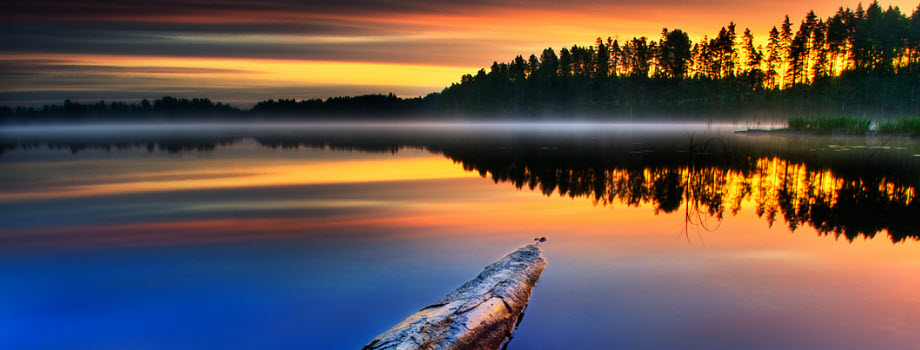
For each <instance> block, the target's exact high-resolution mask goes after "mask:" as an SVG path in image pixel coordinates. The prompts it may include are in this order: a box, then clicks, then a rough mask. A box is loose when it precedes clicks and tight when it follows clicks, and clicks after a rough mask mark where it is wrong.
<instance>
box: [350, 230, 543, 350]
mask: <svg viewBox="0 0 920 350" xmlns="http://www.w3.org/2000/svg"><path fill="white" fill-rule="evenodd" d="M544 240H545V239H544ZM545 267H546V260H544V259H543V256H542V251H541V250H540V247H539V246H538V245H537V244H531V245H528V246H525V247H522V248H520V249H518V250H515V251H514V252H511V253H510V254H508V255H506V256H505V257H503V258H501V259H499V260H498V261H496V262H494V263H492V264H491V265H489V266H487V267H486V268H485V269H484V270H483V271H482V273H480V274H479V276H476V278H474V279H473V280H471V281H469V282H466V283H465V284H464V285H462V286H460V288H457V289H456V290H454V291H453V292H451V293H450V294H448V295H447V296H445V297H443V298H441V300H438V301H436V302H435V303H434V304H431V305H429V306H426V307H425V308H422V310H420V311H419V312H416V313H415V314H412V315H411V316H409V317H408V318H406V319H405V320H404V321H402V322H400V323H399V324H397V325H396V326H394V327H393V328H391V329H390V330H388V331H386V332H383V333H382V334H380V335H378V336H377V337H376V338H374V340H372V341H371V342H370V343H369V344H367V345H365V346H364V348H363V349H364V350H380V349H398V350H403V349H489V350H495V349H498V348H499V347H500V346H502V343H504V342H505V340H506V339H510V337H511V333H512V332H513V331H514V327H515V326H516V325H517V323H519V322H520V317H522V316H523V312H524V309H525V308H526V307H527V301H528V300H529V299H530V292H531V290H532V289H533V286H534V284H536V283H537V280H539V279H540V274H542V273H543V269H544V268H545Z"/></svg>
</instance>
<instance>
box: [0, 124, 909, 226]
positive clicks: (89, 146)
mask: <svg viewBox="0 0 920 350" xmlns="http://www.w3.org/2000/svg"><path fill="white" fill-rule="evenodd" d="M680 130H681V131H683V132H674V130H671V131H670V132H652V133H649V132H635V130H631V131H629V132H625V133H624V132H619V133H618V132H616V131H610V130H605V131H602V132H597V131H591V130H580V129H579V130H569V131H565V130H563V131H557V132H552V133H547V132H545V131H540V132H535V131H533V130H528V131H525V132H516V133H515V132H509V131H507V130H504V129H472V130H460V131H459V132H458V131H457V130H454V129H452V130H449V131H445V130H443V129H439V128H434V129H423V130H413V129H410V130H403V129H390V130H383V131H381V130H377V129H349V130H336V129H332V130H330V129H322V130H319V131H317V130H295V131H278V130H273V131H272V132H260V133H250V134H246V133H241V132H239V131H234V132H233V133H230V134H220V133H217V134H214V133H211V134H205V135H201V134H190V135H184V136H183V135H179V136H177V135H175V133H172V134H169V135H168V136H164V135H142V136H138V135H133V136H130V137H128V138H124V137H122V138H119V137H117V136H116V137H113V135H109V136H108V137H102V138H92V137H85V136H82V137H73V135H64V136H61V135H56V136H54V137H50V138H48V137H45V138H43V137H34V135H33V137H16V138H10V137H6V138H4V139H3V142H0V149H2V151H3V152H5V153H10V152H14V153H15V151H24V150H26V151H27V150H41V149H50V150H68V151H70V152H72V153H77V152H81V151H86V150H103V151H115V150H145V151H147V152H154V151H162V152H169V153H179V152H203V151H204V152H206V151H213V150H215V149H216V148H218V147H225V146H230V145H233V144H235V143H239V142H249V141H247V140H252V139H254V140H256V142H257V143H258V144H259V145H261V146H264V147H268V148H272V149H279V150H285V149H300V148H308V149H332V150H339V151H361V152H371V153H393V154H395V153H397V152H399V150H401V149H406V148H411V149H420V150H427V151H430V152H434V153H438V154H442V155H444V156H445V157H447V158H448V159H450V160H452V161H454V162H456V163H459V164H461V165H462V166H463V169H465V170H467V171H471V172H476V173H478V174H479V175H480V176H482V177H488V178H491V179H492V180H494V181H495V182H497V183H508V184H511V185H513V186H514V187H516V188H518V189H523V188H528V189H530V190H533V191H539V192H541V193H543V194H544V195H546V196H551V195H554V194H555V195H561V196H565V197H570V198H579V199H587V200H590V201H592V202H593V203H594V204H595V205H599V206H611V207H613V206H618V205H619V206H631V207H637V206H650V207H652V208H653V210H654V212H655V214H656V215H657V214H672V215H683V216H684V218H685V226H684V233H685V234H689V233H690V232H691V231H692V230H714V229H717V228H718V226H719V223H720V222H721V220H722V219H723V218H724V217H725V215H726V214H727V213H728V214H731V215H737V214H738V213H739V211H740V210H741V209H742V207H743V206H753V207H754V209H755V210H756V214H757V216H758V217H760V218H762V219H763V220H765V221H766V222H767V223H768V224H769V225H770V226H772V225H774V223H776V222H777V220H778V217H781V219H782V222H783V223H784V224H785V226H787V227H788V228H789V230H790V231H795V230H796V229H798V228H799V227H801V226H802V225H807V226H811V227H813V228H814V229H816V231H817V232H819V234H822V235H833V236H834V237H838V238H839V237H843V238H845V239H847V240H850V241H852V240H853V239H856V238H857V237H866V238H873V237H875V236H876V235H877V234H879V233H881V232H882V231H884V232H885V233H887V235H888V236H889V238H890V239H891V241H892V242H902V241H904V240H906V239H914V240H917V239H920V227H918V226H917V225H916V224H915V221H916V220H915V217H916V216H917V215H920V204H918V203H917V201H916V188H917V186H918V184H920V178H918V176H917V174H918V170H920V161H918V160H917V158H916V157H912V156H911V155H912V154H913V153H914V151H915V149H914V148H916V147H917V145H916V144H915V143H912V142H911V141H909V140H908V141H904V140H901V141H902V144H903V145H900V144H896V145H894V147H892V145H890V144H889V143H890V141H891V140H890V139H889V140H884V141H881V142H883V143H882V144H873V142H877V141H873V140H865V139H863V140H859V139H845V140H832V142H833V143H830V142H828V140H826V139H821V138H813V139H807V138H796V139H791V140H790V139H789V138H788V137H787V138H784V137H760V138H758V137H748V136H743V137H739V136H734V135H730V134H728V133H725V132H721V133H720V132H711V130H709V129H704V130H703V132H701V133H700V134H697V133H696V132H693V133H691V132H687V131H685V130H683V129H680ZM68 137H69V138H68ZM905 146H906V147H905ZM843 149H845V150H847V152H841V150H843ZM822 151H823V152H822ZM385 163H386V161H381V163H379V164H372V165H366V164H365V165H364V166H358V167H355V168H353V169H351V168H349V167H348V166H347V165H348V164H344V163H343V164H327V165H326V166H327V167H330V169H328V170H329V171H323V170H322V169H313V167H311V165H303V166H299V165H290V166H289V167H291V166H292V167H294V168H296V169H294V168H291V169H280V168H279V169H275V170H277V171H273V170H272V169H273V168H265V169H263V170H261V171H260V173H261V174H255V175H253V174H249V175H248V177H241V176H231V177H229V178H228V179H224V180H221V179H214V178H207V177H205V178H202V179H200V180H197V182H195V181H196V180H194V179H191V180H190V179H188V178H184V179H181V180H177V181H178V182H181V183H182V184H183V186H185V188H217V187H226V186H229V185H230V184H236V185H238V186H253V185H260V186H266V185H291V184H298V183H299V184H302V183H310V182H319V183H325V182H349V181H351V180H354V179H352V178H351V177H349V176H350V175H349V174H352V175H353V174H367V173H375V174H377V175H376V176H373V178H375V179H377V180H385V179H412V178H431V177H437V176H438V175H437V174H435V173H437V172H438V171H434V170H432V169H434V168H437V165H434V164H429V163H431V162H430V161H423V162H422V163H425V164H424V165H422V164H414V163H411V164H410V163H405V162H403V163H404V164H400V166H401V167H402V169H398V171H396V173H393V174H391V175H392V176H388V175H386V174H383V173H391V172H392V171H390V170H393V169H392V168H390V167H387V166H386V164H385ZM298 166H299V167H301V168H302V169H301V168H297V167H298ZM333 168H335V169H338V170H337V171H333ZM298 169H299V170H298ZM349 169H350V170H349ZM373 169H376V170H373ZM387 169H389V170H387ZM304 174H314V175H311V176H313V177H316V175H315V174H326V177H324V178H322V179H318V178H317V179H314V178H306V177H304V176H307V175H304ZM413 174H415V175H413ZM282 175H283V176H282ZM320 177H322V176H320ZM336 178H339V179H338V180H336ZM365 180H366V179H365ZM190 182H195V183H194V184H192V183H190ZM126 186H127V187H131V188H134V187H137V186H138V185H137V183H129V184H123V185H119V184H117V183H115V184H107V185H106V186H104V187H105V188H95V187H93V188H89V189H84V190H86V191H84V192H86V193H102V192H106V191H109V192H111V193H121V192H124V191H128V190H129V189H126V188H123V187H126ZM132 186H133V187H132ZM156 186H158V187H161V188H165V189H169V188H172V187H170V186H164V185H163V184H161V183H158V184H157V185H156ZM58 195H59V194H58ZM7 196H9V194H7Z"/></svg>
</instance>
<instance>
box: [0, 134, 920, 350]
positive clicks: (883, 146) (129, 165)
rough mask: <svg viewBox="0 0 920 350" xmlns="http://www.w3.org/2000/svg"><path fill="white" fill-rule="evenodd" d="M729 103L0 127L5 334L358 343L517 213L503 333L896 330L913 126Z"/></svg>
mask: <svg viewBox="0 0 920 350" xmlns="http://www.w3.org/2000/svg"><path fill="white" fill-rule="evenodd" d="M744 128H745V127H739V126H734V125H730V124H714V125H706V124H670V123H668V124H629V123H588V122H585V123H574V124H572V123H538V124H525V123H513V122H509V123H474V122H468V123H434V122H432V123H427V122H426V123H373V124H365V123H362V124H347V123H325V124H323V123H189V124H184V123H183V124H106V125H57V126H16V127H3V128H0V149H2V151H3V153H2V154H0V165H2V167H3V170H4V171H3V172H2V173H0V232H2V233H0V280H3V281H5V284H6V285H7V286H10V287H9V288H3V290H2V291H0V324H4V325H6V326H4V327H2V328H3V329H2V330H0V347H2V348H59V347H61V346H73V347H78V348H88V347H92V348H104V349H121V348H137V347H141V348H146V347H149V348H163V347H169V348H187V349H200V348H240V349H242V348H252V347H271V348H318V349H319V348H322V349H339V348H341V349H354V348H360V347H361V346H362V345H364V344H365V343H366V342H368V341H369V340H370V339H372V338H373V337H374V336H375V335H377V334H379V333H380V332H383V331H385V330H386V329H388V328H389V327H391V326H392V325H394V324H396V323H397V322H399V321H401V320H402V319H403V318H405V317H406V316H408V315H409V314H411V313H413V312H415V311H417V310H418V309H420V308H421V307H424V306H426V305H428V304H430V303H431V302H432V301H434V300H436V299H438V298H440V297H441V296H443V295H444V294H446V293H447V292H449V291H451V290H453V289H454V288H456V287H457V286H459V285H460V284H462V283H464V282H466V281H467V280H469V279H470V278H472V277H474V276H475V275H476V274H477V273H478V272H479V271H480V270H481V269H482V267H484V266H485V265H487V264H489V263H490V262H492V261H493V260H494V259H496V258H498V257H500V256H502V255H504V254H506V253H507V252H509V251H511V250H513V249H516V248H518V247H520V246H522V245H524V244H526V243H528V242H530V241H531V239H532V238H533V237H534V236H547V237H548V238H549V240H548V242H546V244H545V245H544V247H543V249H544V251H545V256H546V258H547V260H548V265H547V270H546V271H545V273H544V276H543V277H542V279H541V280H540V282H539V283H538V284H537V286H536V287H535V289H534V294H533V296H532V299H531V301H530V306H529V308H528V309H527V314H526V316H525V318H524V321H523V323H522V324H521V327H520V329H519V330H518V331H517V332H516V333H515V337H514V340H513V341H512V342H511V344H510V346H509V348H512V349H514V348H518V349H532V348H651V349H656V348H660V349H665V348H668V349H671V348H686V349H712V348H745V349H775V348H837V349H864V348H880V349H881V348H885V349H889V348H890V349H899V348H910V347H911V346H913V345H914V344H917V343H920V338H918V337H917V335H916V334H914V332H911V331H909V330H911V329H913V325H914V324H916V321H917V318H916V315H917V314H918V312H920V303H918V301H917V299H916V297H915V294H916V293H914V291H916V290H918V288H920V279H918V278H917V277H916V276H920V274H918V272H920V254H918V253H920V244H918V237H920V232H918V231H920V229H918V226H917V225H916V224H915V223H914V222H915V220H914V218H916V217H917V215H918V214H920V208H918V203H917V201H916V189H917V186H918V185H920V178H918V176H917V174H920V170H918V169H920V157H916V156H914V155H915V154H918V153H920V145H918V144H917V142H916V141H913V140H910V139H902V138H866V137H841V136H831V137H801V136H775V135H756V136H755V135H739V134H734V133H733V131H735V130H738V129H744Z"/></svg>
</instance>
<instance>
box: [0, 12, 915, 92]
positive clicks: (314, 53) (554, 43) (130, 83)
mask: <svg viewBox="0 0 920 350" xmlns="http://www.w3.org/2000/svg"><path fill="white" fill-rule="evenodd" d="M857 4H858V1H853V0H774V1H768V2H767V1H756V2H755V1H729V0H622V1H600V0H571V1H552V0H528V1H523V0H510V1H485V0H426V1H414V0H370V1H369V0H337V1H328V0H301V1H294V0H230V1H222V0H184V1H180V0H148V1H132V0H125V1H118V2H112V1H102V0H85V1H63V0H29V1H24V0H12V1H5V2H3V3H2V4H0V104H4V105H31V106H37V105H42V104H46V103H60V102H62V101H63V100H64V99H71V100H74V101H85V102H89V101H98V100H100V99H103V100H106V101H127V102H136V101H138V100H140V99H142V98H151V99H152V98H158V97H162V96H165V95H172V96H179V97H189V98H190V97H208V98H211V99H212V100H215V101H223V102H228V103H231V104H234V105H237V106H241V107H247V106H251V105H252V104H254V103H255V102H257V101H260V100H266V99H269V98H274V99H278V98H296V99H305V98H325V97H330V96H343V95H357V94H369V93H384V94H385V93H390V92H392V93H395V94H396V95H398V96H402V97H414V96H424V95H427V94H428V93H431V92H438V91H440V90H441V89H443V88H444V87H446V86H448V85H450V84H451V83H454V82H459V80H460V77H461V76H462V75H463V74H468V73H475V72H476V71H477V70H479V69H480V68H484V67H488V66H489V65H491V63H492V62H493V61H500V62H502V61H510V60H511V59H512V58H514V56H516V55H524V56H525V57H527V56H529V55H530V54H531V53H537V54H538V56H539V52H540V51H542V49H543V48H546V47H552V48H554V49H556V50H557V51H558V49H559V48H561V47H567V46H571V45H573V44H578V45H589V44H593V42H594V39H595V38H597V37H598V36H601V37H604V38H606V37H613V38H621V39H624V38H632V37H634V36H646V37H649V38H651V39H658V37H659V36H660V33H661V30H662V28H668V29H682V30H684V31H686V32H688V33H689V34H690V35H691V38H693V39H699V38H701V37H702V36H703V35H713V34H715V33H717V32H718V30H719V28H721V27H722V26H725V25H727V24H728V23H729V22H731V21H734V22H735V23H737V26H738V31H739V32H742V31H743V28H750V29H751V30H752V31H753V32H754V35H755V38H758V39H763V38H765V37H766V33H767V32H768V30H769V29H770V28H771V27H772V26H774V25H779V24H780V23H781V22H782V20H783V16H785V15H787V14H788V15H789V16H790V18H791V19H792V20H793V21H794V22H798V21H800V20H801V19H802V18H803V17H804V15H805V13H807V12H808V11H809V10H814V11H815V12H816V14H818V16H819V17H822V18H825V17H828V16H830V15H832V14H833V13H834V12H836V10H837V8H838V7H840V6H844V7H852V8H855V7H856V5H857ZM880 4H881V5H882V6H883V7H886V8H887V6H888V5H893V6H899V7H900V8H901V11H902V12H905V13H908V14H909V13H912V12H913V10H914V9H915V8H916V7H917V2H916V0H911V1H900V0H896V1H892V2H880Z"/></svg>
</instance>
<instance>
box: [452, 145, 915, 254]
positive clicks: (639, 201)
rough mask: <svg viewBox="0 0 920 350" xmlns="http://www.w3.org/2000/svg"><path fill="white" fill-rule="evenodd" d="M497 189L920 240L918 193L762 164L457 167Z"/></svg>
mask: <svg viewBox="0 0 920 350" xmlns="http://www.w3.org/2000/svg"><path fill="white" fill-rule="evenodd" d="M461 162H462V163H463V164H464V167H466V168H467V169H469V170H474V171H479V172H480V174H481V175H483V176H485V177H490V178H492V179H493V180H494V181H496V182H504V183H511V184H513V185H514V186H515V187H517V188H519V189H520V188H524V187H527V188H529V189H531V190H539V191H540V192H542V193H543V194H544V195H547V196H551V195H553V194H554V193H558V194H559V195H562V196H567V197H571V198H586V199H590V200H592V201H593V202H594V203H595V204H596V205H603V206H611V205H614V204H620V205H627V206H640V205H641V206H644V205H651V206H653V208H654V210H655V213H656V214H658V213H665V214H681V213H682V214H683V215H684V216H685V218H686V222H687V224H688V225H698V226H701V227H702V228H704V229H713V228H714V227H713V226H712V225H715V224H714V223H713V221H712V220H710V219H715V222H716V223H717V222H718V221H721V220H722V218H723V217H724V216H725V214H726V212H728V213H730V214H732V215H736V214H738V212H739V211H740V210H741V209H742V205H743V204H744V203H745V202H751V203H752V204H753V205H755V206H756V213H757V215H758V216H759V217H762V218H763V219H765V220H766V221H767V222H768V223H769V224H770V225H771V226H772V225H773V224H774V223H775V222H776V220H777V216H781V217H782V219H783V220H784V222H785V224H786V225H787V226H788V228H789V229H790V230H793V231H794V230H795V229H797V228H798V227H800V226H801V225H809V226H811V227H814V228H815V229H816V230H817V231H818V232H819V233H821V234H825V235H833V236H835V237H841V236H842V237H845V238H846V239H847V240H853V239H855V238H857V237H859V236H864V237H867V238H872V237H874V236H875V235H876V234H877V233H879V232H881V231H886V232H887V233H888V234H889V236H890V238H891V240H892V241H893V242H900V241H903V240H905V239H907V238H912V239H918V237H920V235H918V228H917V225H916V215H917V214H918V213H920V206H918V204H917V201H916V200H915V199H916V189H915V188H914V187H912V186H907V185H904V184H900V183H897V182H894V181H889V180H888V179H886V178H884V177H874V178H856V179H845V178H840V177H836V176H835V175H834V173H833V172H831V171H830V170H824V171H810V170H809V169H808V167H807V166H806V165H805V164H801V163H793V162H790V161H786V160H783V159H781V158H777V157H772V158H759V159H756V160H753V161H752V162H751V164H750V167H749V168H747V169H741V170H736V169H729V168H723V167H718V166H714V165H708V166H707V165H688V166H682V167H679V166H675V167H655V168H621V169H590V168H589V169H566V168H557V169H552V168H549V169H547V168H544V169H533V168H529V167H526V166H524V167H520V166H516V165H512V164H509V166H506V167H494V166H493V167H480V166H479V165H476V164H473V163H471V162H469V161H461Z"/></svg>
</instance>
